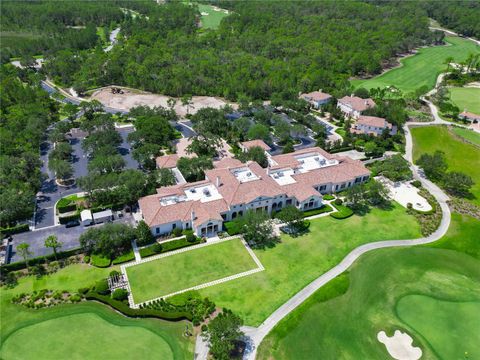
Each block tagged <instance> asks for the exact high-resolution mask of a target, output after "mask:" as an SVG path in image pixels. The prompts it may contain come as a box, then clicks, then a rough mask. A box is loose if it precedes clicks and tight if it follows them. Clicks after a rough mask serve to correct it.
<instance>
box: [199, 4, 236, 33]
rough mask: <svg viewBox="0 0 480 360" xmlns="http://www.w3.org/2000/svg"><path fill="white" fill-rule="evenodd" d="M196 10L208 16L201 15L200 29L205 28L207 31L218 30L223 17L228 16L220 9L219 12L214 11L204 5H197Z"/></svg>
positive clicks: (212, 8) (211, 7) (209, 6)
mask: <svg viewBox="0 0 480 360" xmlns="http://www.w3.org/2000/svg"><path fill="white" fill-rule="evenodd" d="M197 6H198V10H199V11H200V14H202V13H204V14H208V15H203V14H202V18H201V21H202V27H203V28H207V29H218V27H219V26H220V22H221V21H222V19H223V18H224V17H225V16H228V14H226V13H225V12H224V10H223V9H220V11H218V8H217V10H215V9H214V7H213V6H211V5H205V4H197Z"/></svg>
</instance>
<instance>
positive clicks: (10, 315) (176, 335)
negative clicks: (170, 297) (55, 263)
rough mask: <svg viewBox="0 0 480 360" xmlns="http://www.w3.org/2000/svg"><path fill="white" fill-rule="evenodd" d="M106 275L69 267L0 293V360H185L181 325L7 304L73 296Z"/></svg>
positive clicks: (95, 307) (88, 308)
mask: <svg viewBox="0 0 480 360" xmlns="http://www.w3.org/2000/svg"><path fill="white" fill-rule="evenodd" d="M112 269H114V268H109V269H98V268H94V267H91V266H87V265H70V266H68V267H66V268H64V269H62V270H60V271H58V272H57V273H55V274H52V275H47V276H44V277H42V278H41V279H36V278H35V277H33V276H30V277H27V278H21V279H20V280H19V285H18V286H16V287H15V288H13V289H6V288H1V289H0V319H1V327H0V339H1V340H0V358H2V359H5V360H7V359H67V358H68V359H87V358H88V359H114V358H117V359H119V358H137V357H139V358H151V357H152V355H151V354H154V353H155V352H157V351H158V353H159V354H160V355H159V356H160V357H161V358H165V359H168V358H178V359H191V358H192V350H193V344H192V343H191V342H190V341H188V340H186V339H185V338H183V336H182V332H183V330H184V328H185V322H178V323H171V322H166V321H160V320H157V319H130V318H127V317H124V316H122V315H120V314H118V313H116V312H114V311H113V310H110V309H109V308H108V307H106V306H104V305H101V304H97V303H93V302H82V303H80V304H75V305H73V304H72V305H61V306H56V307H53V308H49V309H39V310H34V309H28V308H25V307H23V306H20V305H15V304H12V303H11V298H12V297H13V296H14V295H16V294H19V293H22V292H31V291H33V290H39V289H51V290H68V291H71V292H76V291H77V289H78V288H80V287H86V286H90V285H92V284H93V283H94V282H95V281H97V280H99V279H101V278H104V277H106V276H107V275H108V273H109V272H110V271H111V270H112ZM27 343H28V346H26V345H25V344H27ZM152 347H153V348H154V349H155V352H152ZM157 358H158V356H157Z"/></svg>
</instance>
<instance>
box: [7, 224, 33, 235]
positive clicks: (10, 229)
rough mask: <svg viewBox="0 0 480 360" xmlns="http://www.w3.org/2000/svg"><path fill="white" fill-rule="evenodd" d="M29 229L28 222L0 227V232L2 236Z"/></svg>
mask: <svg viewBox="0 0 480 360" xmlns="http://www.w3.org/2000/svg"><path fill="white" fill-rule="evenodd" d="M27 231H30V228H29V226H28V224H20V225H16V226H12V227H7V228H0V234H2V235H4V236H10V235H14V234H20V233H22V232H27Z"/></svg>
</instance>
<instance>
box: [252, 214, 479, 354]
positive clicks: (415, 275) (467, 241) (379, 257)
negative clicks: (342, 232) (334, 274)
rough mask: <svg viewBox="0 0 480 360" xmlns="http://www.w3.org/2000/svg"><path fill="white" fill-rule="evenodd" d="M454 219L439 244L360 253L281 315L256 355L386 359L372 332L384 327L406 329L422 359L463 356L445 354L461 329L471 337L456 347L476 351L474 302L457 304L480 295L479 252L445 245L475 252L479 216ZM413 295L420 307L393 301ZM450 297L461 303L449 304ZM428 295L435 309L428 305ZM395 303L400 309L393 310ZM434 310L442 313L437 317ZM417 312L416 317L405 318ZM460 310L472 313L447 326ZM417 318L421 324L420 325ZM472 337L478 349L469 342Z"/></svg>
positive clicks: (460, 315)
mask: <svg viewBox="0 0 480 360" xmlns="http://www.w3.org/2000/svg"><path fill="white" fill-rule="evenodd" d="M452 224H453V225H454V227H453V231H450V230H449V231H448V233H447V236H445V237H444V238H443V239H442V240H440V241H442V244H438V245H439V247H437V248H431V247H429V246H428V245H425V246H420V247H410V248H391V249H382V250H375V251H373V252H370V253H367V254H365V255H363V256H362V257H361V258H360V259H359V260H357V261H356V262H355V263H354V265H353V266H352V268H351V269H350V272H349V273H347V274H346V275H342V276H341V277H338V278H336V279H334V280H332V282H330V283H329V284H327V285H326V286H325V287H322V288H321V289H319V290H318V291H317V292H316V293H315V294H314V295H312V297H311V298H309V299H308V300H307V301H306V302H305V303H304V304H302V305H301V306H300V307H299V308H297V309H296V310H295V311H294V312H292V313H291V314H289V315H288V316H287V317H286V318H285V319H284V320H282V321H281V322H280V323H279V324H278V325H277V326H276V327H275V328H274V329H273V330H272V332H270V334H268V335H267V337H266V338H265V339H264V341H263V342H262V343H261V345H260V348H259V350H258V359H277V360H280V359H390V358H391V357H390V356H389V354H388V353H387V350H386V348H385V346H384V345H383V344H381V343H380V342H379V341H378V340H377V333H378V332H379V331H381V330H383V331H386V332H387V333H388V334H392V333H393V332H394V330H401V331H404V332H407V333H408V334H409V335H410V336H411V337H412V338H413V345H414V346H418V347H420V348H421V349H422V351H423V357H422V358H424V359H436V358H439V357H440V358H443V359H460V358H461V359H464V357H463V356H449V355H450V354H451V353H452V351H455V347H456V345H458V344H461V339H463V338H464V337H470V338H471V339H469V340H467V341H465V342H464V343H463V346H464V347H461V348H460V349H464V351H471V354H472V355H473V354H477V352H478V344H477V342H475V337H474V335H473V334H474V333H478V323H479V322H478V306H470V305H465V306H463V305H462V304H471V303H473V302H480V259H479V258H475V257H473V256H470V255H467V254H464V253H461V252H460V251H454V250H449V249H451V248H455V247H456V245H455V243H456V242H457V241H461V243H462V244H461V246H459V247H458V248H459V249H462V248H464V247H465V246H468V247H470V248H472V250H473V253H474V254H478V251H476V250H475V249H477V250H478V248H480V243H479V242H478V234H479V233H480V221H479V220H477V219H475V218H472V217H469V216H465V215H458V214H453V217H452ZM463 228H465V229H466V231H462V229H463ZM441 247H446V248H448V249H444V248H441ZM346 279H347V280H349V282H348V281H346ZM346 282H347V284H346ZM411 295H422V296H424V297H425V298H426V300H425V299H424V300H423V303H421V304H418V309H417V310H415V306H416V304H414V303H413V301H412V300H410V301H409V302H406V303H402V302H400V306H403V308H401V309H400V307H399V308H397V304H398V303H399V301H400V299H409V298H410V296H411ZM430 298H431V299H432V300H429V299H430ZM412 299H415V298H412ZM435 299H442V301H437V300H435ZM404 301H406V300H404ZM448 302H455V304H457V305H458V304H460V306H459V308H458V309H454V308H452V307H451V306H449V305H448ZM429 303H430V304H431V305H432V309H427V307H428V304H429ZM446 304H447V305H446ZM420 306H422V308H420ZM398 309H400V310H401V312H399V313H397V312H398ZM421 309H425V314H421V312H422V311H421ZM408 311H411V312H410V313H409V312H408ZM438 311H440V312H441V313H439V314H438V316H439V317H438V318H437V317H436V316H437V314H435V312H438ZM414 312H416V313H417V315H418V316H419V319H418V320H412V322H411V323H410V320H411V319H410V316H411V317H412V318H413V316H414ZM404 316H405V318H404ZM407 316H409V317H408V319H407V318H406V317H407ZM465 317H470V318H471V319H472V320H471V321H470V320H469V321H468V322H467V323H466V324H464V325H460V324H457V325H455V326H453V327H452V326H451V323H454V322H457V321H463V319H464V318H465ZM475 319H477V320H476V322H475ZM413 321H415V322H413ZM421 322H423V323H424V324H422V325H418V324H420V323H421ZM475 324H477V325H475ZM475 326H477V330H476V331H474V330H475ZM435 327H437V328H436V329H435V330H434V331H433V330H432V333H431V334H429V333H428V331H430V329H433V328H435ZM442 332H443V333H444V335H441V336H445V337H446V336H448V337H449V338H450V340H449V341H450V342H446V343H445V344H442V345H438V342H441V341H442V339H441V338H440V336H439V335H438V334H441V333H442ZM449 344H450V346H451V347H452V349H451V350H450V352H445V353H443V348H442V347H439V346H443V347H448V346H449ZM472 344H474V345H475V346H477V350H471V345H472ZM475 351H476V352H475ZM460 355H463V353H462V354H460ZM468 358H469V359H473V358H478V357H468Z"/></svg>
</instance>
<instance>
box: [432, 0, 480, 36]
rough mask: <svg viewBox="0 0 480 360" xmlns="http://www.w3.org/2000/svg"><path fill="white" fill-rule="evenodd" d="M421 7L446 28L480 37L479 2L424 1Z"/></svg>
mask: <svg viewBox="0 0 480 360" xmlns="http://www.w3.org/2000/svg"><path fill="white" fill-rule="evenodd" d="M423 7H424V8H425V9H426V11H427V14H428V16H429V17H431V18H432V19H435V20H437V21H438V22H439V23H440V25H442V26H444V27H445V28H447V29H450V30H453V31H456V32H458V33H460V34H462V35H465V36H473V37H476V38H477V39H480V20H479V19H480V2H479V1H478V0H467V1H465V0H462V1H431V0H430V1H425V2H423Z"/></svg>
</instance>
